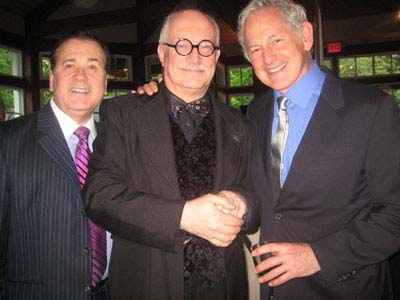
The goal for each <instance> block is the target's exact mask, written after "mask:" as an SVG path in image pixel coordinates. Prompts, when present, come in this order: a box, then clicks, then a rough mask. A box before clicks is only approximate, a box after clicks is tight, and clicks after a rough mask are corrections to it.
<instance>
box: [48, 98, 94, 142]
mask: <svg viewBox="0 0 400 300" xmlns="http://www.w3.org/2000/svg"><path fill="white" fill-rule="evenodd" d="M50 106H51V108H52V109H53V112H54V114H55V116H56V118H57V121H58V123H59V124H60V127H61V130H62V132H63V135H64V138H65V139H66V140H68V139H69V138H70V137H71V136H72V135H73V134H74V132H75V130H77V129H78V127H79V126H81V125H79V124H77V123H76V122H75V121H74V120H73V119H72V118H71V117H70V116H68V115H67V114H66V113H65V112H63V111H62V110H61V109H60V108H59V107H58V106H57V104H56V103H55V102H54V100H53V99H51V100H50ZM83 126H85V127H87V128H88V129H89V130H90V136H91V137H92V138H93V139H94V138H95V137H96V135H97V132H96V126H95V125H94V118H93V114H92V116H91V117H90V119H89V121H88V122H87V123H86V124H84V125H83Z"/></svg>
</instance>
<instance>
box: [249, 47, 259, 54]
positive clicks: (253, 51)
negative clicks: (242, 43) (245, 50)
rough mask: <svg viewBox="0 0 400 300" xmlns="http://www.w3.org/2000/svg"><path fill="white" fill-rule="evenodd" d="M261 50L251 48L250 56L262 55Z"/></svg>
mask: <svg viewBox="0 0 400 300" xmlns="http://www.w3.org/2000/svg"><path fill="white" fill-rule="evenodd" d="M260 50H261V48H260V47H251V48H250V49H249V54H250V55H256V54H257V53H260Z"/></svg>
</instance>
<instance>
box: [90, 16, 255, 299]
mask: <svg viewBox="0 0 400 300" xmlns="http://www.w3.org/2000/svg"><path fill="white" fill-rule="evenodd" d="M218 45H219V29H218V25H217V23H216V22H215V20H214V19H212V18H211V17H210V16H208V15H205V14H204V13H202V12H200V11H198V10H194V9H184V10H179V11H177V12H173V13H171V14H170V15H169V16H168V17H167V19H166V21H165V22H164V25H163V27H162V30H161V34H160V41H159V46H158V55H159V58H160V61H161V63H162V65H163V68H164V72H163V73H164V74H163V76H164V82H163V83H162V84H161V86H160V92H159V93H157V94H156V95H154V96H148V95H127V96H122V97H117V98H115V99H113V100H108V101H105V102H103V104H102V107H101V109H100V115H101V120H102V122H101V125H100V130H99V134H98V137H97V139H96V142H95V144H94V151H93V156H92V159H91V162H90V166H89V167H90V170H91V171H90V173H89V177H88V180H87V189H86V198H85V200H86V203H85V204H86V209H87V212H88V214H89V215H90V217H91V218H92V219H93V220H94V221H95V222H97V223H98V224H100V225H102V226H103V227H104V228H106V229H107V230H109V231H110V232H111V233H112V234H113V236H114V242H113V253H112V259H111V265H110V281H111V296H112V298H113V299H117V300H119V299H140V300H146V299H148V300H150V299H151V300H156V299H159V300H161V299H162V300H169V299H170V300H183V299H185V300H200V299H201V300H228V299H229V300H245V299H247V277H246V271H245V260H244V254H243V248H242V246H241V242H240V240H239V239H238V238H237V237H238V235H239V234H241V232H250V231H254V230H256V229H257V227H258V219H259V218H258V215H257V214H258V212H259V210H260V209H259V208H258V202H257V201H256V198H255V197H254V194H253V187H252V185H251V181H250V178H249V175H248V166H249V165H250V159H252V158H253V157H258V156H257V155H255V153H254V152H253V151H255V150H256V147H254V146H253V145H254V140H255V138H254V132H253V131H251V129H250V126H249V124H248V123H247V121H246V119H245V117H244V116H242V115H241V113H240V112H239V111H236V110H234V109H232V108H230V107H228V106H226V105H224V104H222V103H220V102H218V101H217V100H216V99H215V97H214V96H213V95H212V94H211V93H209V91H208V89H209V86H210V82H211V80H212V78H213V76H214V72H215V68H216V63H217V61H218V58H219V55H220V50H219V46H218Z"/></svg>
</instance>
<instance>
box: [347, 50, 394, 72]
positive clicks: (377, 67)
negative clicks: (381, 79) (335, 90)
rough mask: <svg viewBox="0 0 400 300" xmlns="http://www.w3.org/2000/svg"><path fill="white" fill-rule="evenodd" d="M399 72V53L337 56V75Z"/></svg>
mask: <svg viewBox="0 0 400 300" xmlns="http://www.w3.org/2000/svg"><path fill="white" fill-rule="evenodd" d="M392 74H400V55H399V53H379V54H375V55H366V56H353V57H342V58H339V76H340V77H343V78H346V77H366V76H385V75H392Z"/></svg>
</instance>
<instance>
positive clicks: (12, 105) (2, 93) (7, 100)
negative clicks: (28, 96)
mask: <svg viewBox="0 0 400 300" xmlns="http://www.w3.org/2000/svg"><path fill="white" fill-rule="evenodd" d="M0 97H1V98H2V99H3V101H4V104H5V106H6V120H10V119H14V118H17V117H19V116H22V115H23V114H24V105H23V103H24V101H23V100H24V99H23V91H22V90H20V89H13V88H8V87H0Z"/></svg>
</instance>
